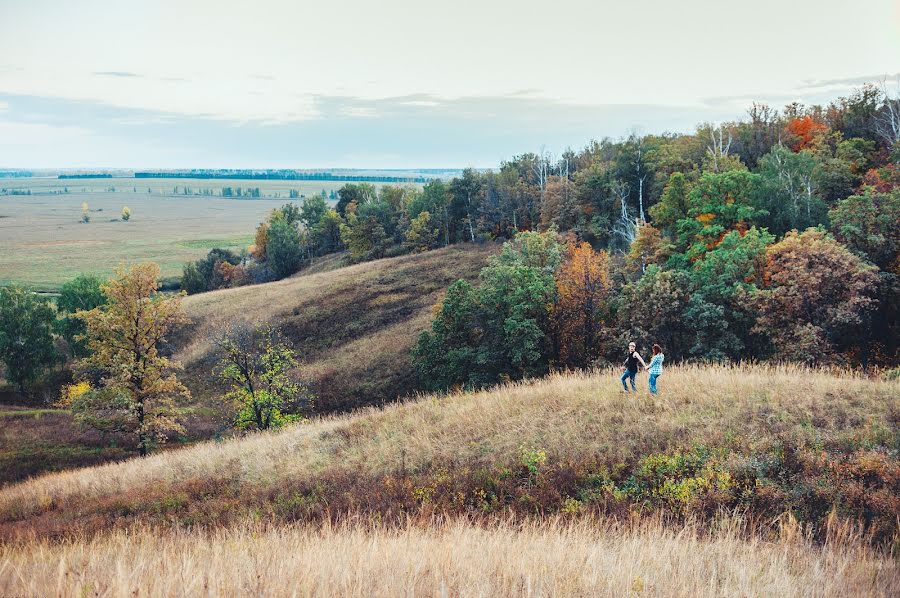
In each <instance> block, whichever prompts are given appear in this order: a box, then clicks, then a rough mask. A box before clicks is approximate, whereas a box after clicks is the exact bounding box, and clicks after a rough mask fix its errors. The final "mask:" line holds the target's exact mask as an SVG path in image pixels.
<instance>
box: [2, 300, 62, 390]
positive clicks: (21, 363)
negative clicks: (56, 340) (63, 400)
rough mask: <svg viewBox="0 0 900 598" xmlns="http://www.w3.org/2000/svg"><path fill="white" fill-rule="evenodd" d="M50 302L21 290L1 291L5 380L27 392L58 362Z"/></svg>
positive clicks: (53, 312)
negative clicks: (32, 384)
mask: <svg viewBox="0 0 900 598" xmlns="http://www.w3.org/2000/svg"><path fill="white" fill-rule="evenodd" d="M55 317H56V313H55V311H54V309H53V306H52V305H51V304H50V302H49V301H47V300H46V299H43V298H41V297H38V296H37V295H35V294H34V293H32V292H30V291H26V290H25V289H23V288H20V287H8V288H0V360H2V361H3V363H4V364H5V365H6V379H7V380H8V381H10V382H12V383H13V384H15V385H17V386H18V387H19V390H21V391H22V392H25V391H26V390H27V387H28V385H29V384H31V383H32V382H34V381H35V380H37V379H38V377H39V376H40V375H41V373H42V372H43V371H44V370H46V369H47V368H48V367H50V366H51V365H52V364H53V363H54V362H55V360H56V358H57V354H56V349H55V348H54V346H53V334H52V332H53V322H54V319H55Z"/></svg>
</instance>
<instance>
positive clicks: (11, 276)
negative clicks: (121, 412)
mask: <svg viewBox="0 0 900 598" xmlns="http://www.w3.org/2000/svg"><path fill="white" fill-rule="evenodd" d="M341 185H343V183H342V182H340V181H338V182H335V181H256V180H230V181H218V180H199V179H198V180H195V179H177V180H176V179H56V178H32V179H0V189H4V188H5V189H7V190H9V189H19V190H30V191H31V193H32V195H0V286H2V285H9V284H14V283H15V284H24V285H27V286H30V287H32V288H35V289H36V290H43V291H53V290H56V289H58V288H59V287H60V285H62V284H63V283H64V282H66V281H67V280H70V279H71V278H73V277H74V276H75V275H77V274H79V273H81V272H93V273H98V274H102V275H108V274H110V273H111V272H113V270H115V268H116V266H117V265H118V264H119V263H121V262H125V263H133V262H139V261H154V262H156V263H158V264H159V265H160V267H161V268H162V275H163V277H167V276H177V275H180V273H181V269H182V266H183V265H184V263H186V262H188V261H191V260H195V259H197V258H199V257H202V256H203V255H205V254H206V252H208V251H209V250H210V249H211V248H213V247H228V248H233V249H238V248H241V247H246V246H247V245H249V244H251V243H252V242H253V232H254V229H255V227H256V225H257V224H258V223H259V222H261V221H262V220H263V219H264V218H265V216H266V214H267V213H268V212H269V211H270V210H272V209H273V208H276V207H278V206H280V205H281V204H283V203H284V202H285V201H288V199H287V198H288V195H289V192H290V190H296V191H298V192H299V193H301V194H305V195H312V194H314V193H319V192H321V190H322V189H325V190H326V192H330V191H331V190H332V189H337V188H339V187H340V186H341ZM176 186H177V187H178V188H179V189H182V190H183V189H184V187H185V186H187V187H188V188H191V189H192V190H193V192H194V193H199V192H200V191H201V189H212V190H213V191H214V192H215V193H221V189H222V187H228V186H230V187H232V188H237V187H241V188H253V187H259V188H260V193H261V194H262V195H264V196H272V197H274V196H276V195H277V196H279V197H278V198H277V199H265V198H264V199H236V198H222V197H203V196H199V195H187V196H185V195H173V191H174V189H175V187H176ZM112 187H114V188H115V191H106V189H108V188H112ZM148 187H149V188H150V190H151V193H147V189H148ZM66 188H68V191H69V192H68V193H62V191H64V190H65V189H66ZM135 189H136V191H135ZM57 193H58V194H57ZM82 202H87V203H88V205H89V207H90V217H91V221H90V223H88V224H82V223H81V222H80V219H81V204H82ZM122 206H128V207H129V208H130V209H131V211H132V218H131V220H130V221H129V222H122V221H121V220H120V214H121V210H122Z"/></svg>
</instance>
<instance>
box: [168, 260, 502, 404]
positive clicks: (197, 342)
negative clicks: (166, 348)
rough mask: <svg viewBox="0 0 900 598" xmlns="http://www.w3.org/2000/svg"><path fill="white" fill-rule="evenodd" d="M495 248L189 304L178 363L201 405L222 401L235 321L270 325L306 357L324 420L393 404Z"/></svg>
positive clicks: (309, 276) (353, 269)
mask: <svg viewBox="0 0 900 598" xmlns="http://www.w3.org/2000/svg"><path fill="white" fill-rule="evenodd" d="M497 248H498V247H497V246H496V245H494V244H485V245H458V246H452V247H448V248H446V249H440V250H437V251H429V252H426V253H421V254H417V255H407V256H401V257H396V258H388V259H382V260H376V261H373V262H366V263H363V264H357V265H354V266H349V267H345V268H340V269H337V270H330V269H329V268H330V267H331V266H333V265H334V264H333V263H331V264H330V263H329V262H328V261H326V262H325V263H323V264H321V266H322V267H323V268H324V269H325V271H321V272H315V273H301V274H300V275H298V276H295V277H293V278H289V279H286V280H282V281H278V282H273V283H269V284H265V285H257V286H251V287H242V288H237V289H226V290H221V291H215V292H212V293H203V294H199V295H194V296H191V297H188V298H187V299H186V300H185V302H184V306H185V310H186V312H187V314H188V316H189V317H190V318H191V320H192V322H193V324H192V325H191V326H190V327H188V328H187V329H185V330H184V331H182V332H181V333H180V334H179V335H178V338H176V339H174V342H175V345H176V346H177V347H178V353H177V355H176V357H177V358H178V359H179V360H181V361H182V362H183V363H184V364H185V365H186V369H187V382H188V386H189V387H190V388H191V390H192V392H194V394H195V395H196V396H198V397H216V396H221V394H222V391H223V389H222V388H220V387H217V386H215V385H214V384H211V383H210V380H209V379H210V376H211V370H212V368H213V367H214V365H215V362H216V358H215V353H214V346H213V342H212V340H213V338H214V337H215V335H216V334H219V333H220V332H221V331H222V329H223V328H224V327H225V326H227V325H228V324H230V323H232V322H236V321H241V320H243V321H247V320H252V321H257V322H267V323H269V324H271V325H273V326H276V327H277V328H279V329H280V330H282V331H283V332H284V333H285V335H286V336H287V337H288V339H289V340H290V341H291V342H292V344H293V345H294V347H295V348H296V350H297V351H298V352H299V354H300V357H301V361H302V363H303V365H302V368H301V369H300V371H299V372H297V375H298V376H300V377H302V378H304V379H306V380H309V381H311V383H312V388H313V391H314V392H315V394H316V395H317V397H318V401H317V409H318V410H319V411H320V412H333V411H340V410H346V409H349V408H353V407H358V406H360V405H372V404H380V403H383V402H385V401H389V400H391V399H394V398H396V397H398V396H403V395H405V394H408V393H409V392H411V391H412V390H413V388H415V382H416V381H415V380H414V372H413V368H412V364H411V358H410V350H411V349H412V347H413V345H414V344H415V342H416V339H417V338H418V335H419V333H420V332H421V331H422V330H425V329H426V328H427V327H428V325H429V323H430V321H431V317H432V308H433V306H434V305H435V304H436V303H438V302H439V301H440V298H441V297H442V296H443V294H444V292H445V291H446V289H447V286H448V285H449V284H450V283H452V282H454V281H456V280H458V279H460V278H465V279H468V280H473V279H475V278H477V276H478V272H479V271H480V270H481V268H482V267H483V266H484V265H485V264H486V262H487V259H488V256H490V255H492V254H493V253H495V252H496V251H497Z"/></svg>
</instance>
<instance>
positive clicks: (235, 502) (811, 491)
mask: <svg viewBox="0 0 900 598" xmlns="http://www.w3.org/2000/svg"><path fill="white" fill-rule="evenodd" d="M660 388H661V391H662V393H663V394H662V395H661V396H659V397H650V396H646V395H645V396H635V395H630V394H622V393H620V391H619V390H618V384H617V381H616V379H615V372H612V371H602V372H597V373H594V374H573V375H565V376H563V375H560V376H551V377H550V378H548V379H545V380H540V381H536V382H532V383H527V384H526V383H521V384H512V385H508V386H504V387H500V388H497V389H493V390H489V391H484V392H479V393H470V394H461V395H450V396H445V397H443V396H431V397H424V398H422V399H421V400H419V401H416V402H413V403H407V404H397V405H392V406H389V407H387V408H385V409H383V410H368V411H362V412H359V413H357V414H355V415H349V416H342V417H330V418H324V419H320V420H318V421H314V422H312V423H309V424H302V425H299V426H296V427H292V428H288V429H286V430H284V431H281V432H278V433H273V434H258V435H253V436H250V437H248V438H246V439H242V440H231V441H226V442H220V443H207V444H203V445H200V446H196V447H192V448H189V449H184V450H179V451H168V452H165V453H161V454H157V455H153V456H151V457H149V458H146V459H140V460H131V461H128V462H125V463H120V464H115V465H106V466H101V467H96V468H90V469H84V470H80V471H74V472H69V473H62V474H55V475H50V476H46V477H43V478H39V479H36V480H31V481H28V482H25V483H22V484H18V485H15V486H11V487H8V488H5V489H3V490H0V537H6V538H12V537H20V536H22V535H25V536H29V535H32V534H38V535H41V536H59V535H69V534H71V533H76V532H91V533H92V532H96V531H99V530H103V529H108V528H109V527H110V526H127V525H130V524H132V523H149V524H157V525H164V526H168V525H171V524H173V523H176V522H177V523H180V524H188V525H200V526H204V527H208V526H218V525H224V524H234V523H236V522H239V521H241V520H243V518H244V517H248V516H251V517H254V518H262V519H264V520H273V521H294V520H317V519H338V520H339V519H342V518H343V517H344V516H345V515H349V514H354V513H363V514H365V513H369V514H377V515H378V516H379V517H386V518H388V519H394V518H397V517H399V518H404V517H406V516H410V515H414V516H417V517H423V516H425V517H428V516H431V515H432V514H435V513H466V514H470V515H474V516H479V517H481V516H486V517H489V518H492V517H497V516H501V515H508V514H511V513H515V514H518V515H519V516H523V517H529V516H534V515H539V516H545V515H547V514H552V513H558V512H571V513H573V514H574V513H591V512H594V513H599V514H606V515H614V516H622V517H630V516H631V514H634V513H642V512H644V513H646V512H661V513H668V514H669V515H671V516H674V517H676V518H682V517H701V518H709V517H714V516H716V514H717V513H718V512H719V511H720V509H727V510H736V511H739V512H745V513H747V514H748V516H749V517H751V518H752V519H753V520H754V521H756V522H757V523H756V525H759V526H761V527H762V528H766V527H767V526H770V524H771V522H773V521H777V520H779V517H780V516H781V515H782V514H784V513H785V512H790V513H793V515H795V516H796V517H797V518H798V519H799V520H800V521H802V522H804V523H805V524H808V525H809V526H810V530H811V531H812V532H814V533H817V534H820V535H821V534H824V533H825V529H826V528H827V526H828V521H830V520H831V519H833V518H835V517H837V518H842V519H847V520H852V521H857V522H859V524H860V525H861V526H862V528H863V529H865V530H866V533H867V534H868V537H869V539H870V540H872V541H875V542H876V543H877V544H885V543H886V544H888V545H889V544H891V543H892V542H896V541H897V540H896V538H897V529H896V521H897V516H898V515H900V463H898V459H897V457H896V451H897V447H898V445H900V437H898V425H897V424H898V421H900V382H898V381H892V382H888V381H875V380H867V379H864V378H860V377H857V376H854V375H851V374H829V373H827V372H822V371H816V370H807V369H800V368H793V367H790V368H788V367H784V368H782V367H777V368H776V367H765V368H764V367H754V368H738V367H734V368H729V367H676V368H668V369H667V370H666V372H665V374H664V375H663V377H662V378H661V379H660ZM691 463H694V464H693V465H691ZM660 472H662V473H660Z"/></svg>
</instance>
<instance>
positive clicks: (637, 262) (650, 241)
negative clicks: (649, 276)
mask: <svg viewBox="0 0 900 598" xmlns="http://www.w3.org/2000/svg"><path fill="white" fill-rule="evenodd" d="M671 253H672V247H671V244H670V243H668V242H667V241H666V240H665V239H663V237H662V235H661V234H660V232H659V229H658V228H656V227H653V226H650V225H649V224H642V225H640V226H638V228H637V235H636V236H635V239H634V242H633V243H632V244H631V247H630V248H629V250H628V253H627V254H626V255H625V270H626V271H627V272H628V273H629V274H631V275H632V276H633V277H639V276H640V275H641V274H643V273H644V272H645V271H646V270H647V266H649V265H651V264H664V263H665V262H666V260H667V259H668V258H669V255H670V254H671Z"/></svg>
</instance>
